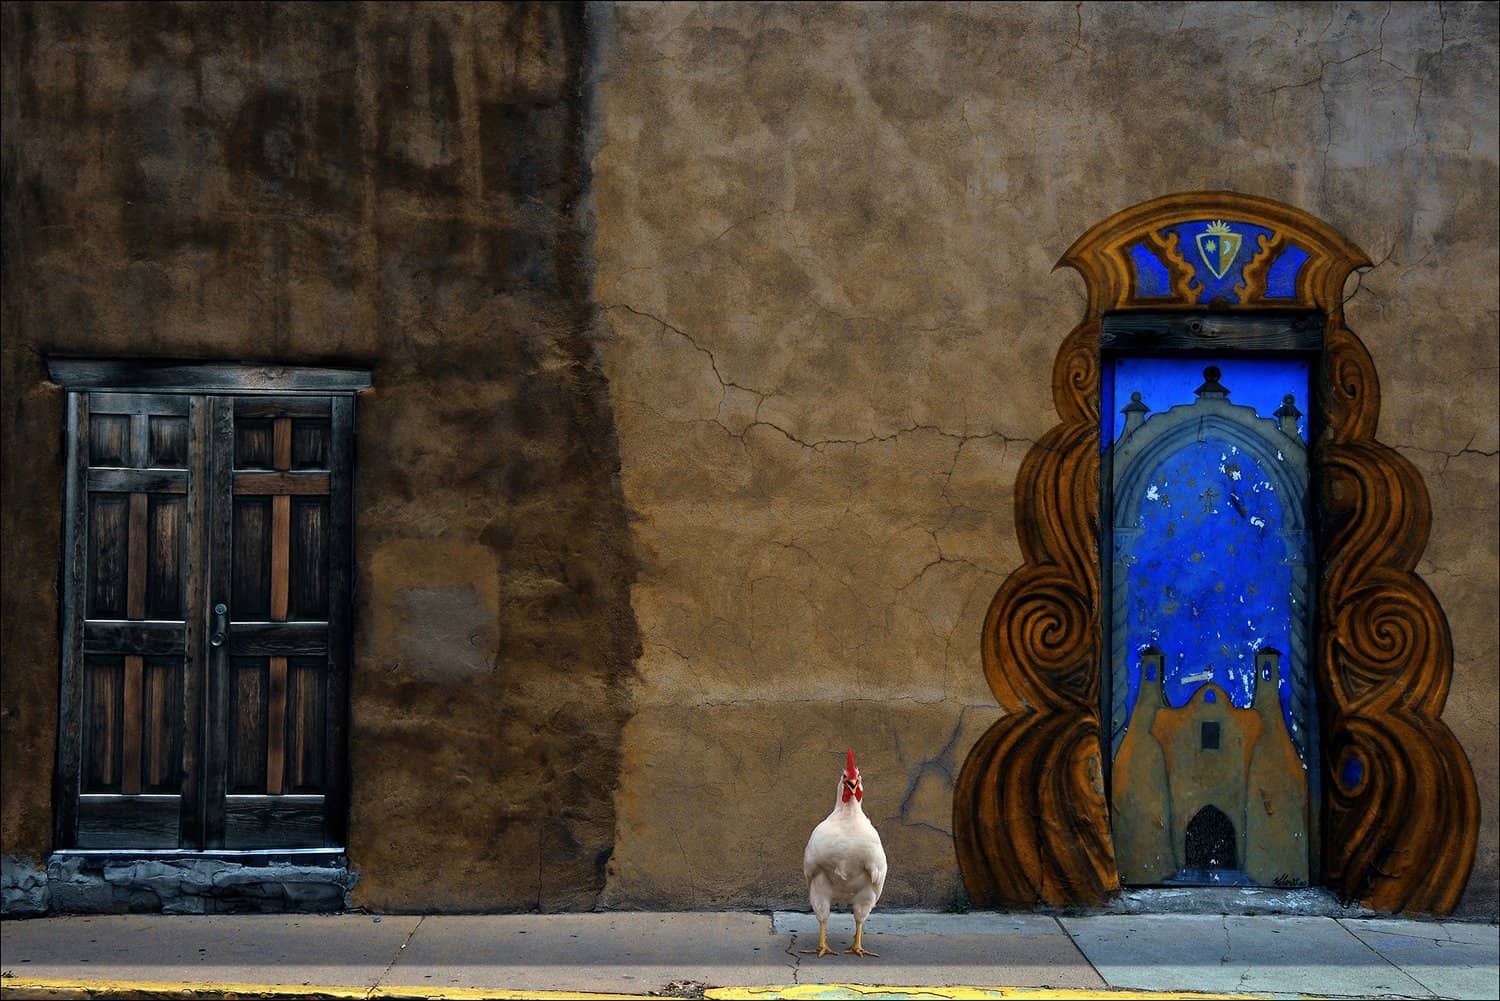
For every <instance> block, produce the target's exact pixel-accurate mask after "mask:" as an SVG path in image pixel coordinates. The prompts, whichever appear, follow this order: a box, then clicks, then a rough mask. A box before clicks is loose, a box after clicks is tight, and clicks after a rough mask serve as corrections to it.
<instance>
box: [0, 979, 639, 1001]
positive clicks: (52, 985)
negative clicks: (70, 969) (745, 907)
mask: <svg viewBox="0 0 1500 1001" xmlns="http://www.w3.org/2000/svg"><path fill="white" fill-rule="evenodd" d="M644 996H645V995H641V994H596V993H592V992H590V991H547V990H524V991H512V990H503V989H499V988H495V989H491V988H483V987H399V986H392V987H332V986H327V987H324V986H316V985H312V986H310V985H306V984H220V983H189V982H182V981H175V980H41V979H30V978H27V979H22V978H20V977H6V978H5V979H3V980H0V999H6V998H14V999H17V1001H20V999H22V998H42V999H52V998H56V999H59V1001H63V999H75V998H76V999H93V998H98V999H101V1001H133V999H136V998H142V999H152V998H167V999H183V1001H187V999H202V1001H211V999H212V1001H239V999H245V1001H256V999H276V998H287V999H299V1001H382V999H388V1001H413V999H419V1001H429V999H430V1001H528V999H536V1001H641V998H642V997H644Z"/></svg>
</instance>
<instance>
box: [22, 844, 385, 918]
mask: <svg viewBox="0 0 1500 1001" xmlns="http://www.w3.org/2000/svg"><path fill="white" fill-rule="evenodd" d="M3 871H4V876H3V905H0V914H3V915H4V916H5V917H33V916H37V915H42V914H47V913H54V914H124V913H158V912H159V913H163V914H257V913H276V914H284V913H320V912H329V911H341V910H344V909H346V908H348V907H349V906H350V901H349V893H350V891H351V890H352V889H353V888H354V885H355V884H356V883H357V882H359V875H358V873H355V872H351V871H350V869H349V867H348V864H347V861H346V860H345V859H344V858H342V857H339V858H338V859H337V860H336V862H335V864H333V865H292V864H289V863H285V862H270V863H267V864H265V865H243V864H240V863H238V862H230V861H225V860H223V859H205V858H174V859H162V860H155V859H152V860H127V859H92V858H88V857H84V856H61V855H54V856H53V857H52V858H51V859H50V860H48V863H47V866H46V868H45V869H43V868H42V867H40V866H39V865H38V864H37V863H36V862H34V861H32V860H30V859H25V858H21V857H19V856H6V857H5V860H4V867H3Z"/></svg>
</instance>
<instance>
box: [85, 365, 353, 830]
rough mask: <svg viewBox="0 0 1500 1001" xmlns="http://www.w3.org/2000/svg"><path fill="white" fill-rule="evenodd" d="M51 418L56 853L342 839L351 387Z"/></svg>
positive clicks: (102, 399) (118, 402)
mask: <svg viewBox="0 0 1500 1001" xmlns="http://www.w3.org/2000/svg"><path fill="white" fill-rule="evenodd" d="M225 381H237V380H225ZM238 381H244V380H238ZM68 406H69V415H68V449H69V463H68V482H67V511H66V525H65V532H64V535H65V553H64V573H63V577H64V580H63V589H64V604H63V630H64V635H63V664H62V714H61V724H62V725H61V732H60V734H59V768H58V789H57V797H56V799H57V836H58V847H60V848H63V849H70V848H71V849H106V850H127V851H128V850H162V849H166V850H178V851H214V850H221V851H234V850H244V851H255V850H261V849H293V848H331V847H339V846H341V845H343V844H344V840H345V824H346V813H347V810H346V794H345V789H346V786H347V781H346V776H345V730H346V716H347V697H346V688H347V677H348V651H349V597H350V526H351V509H350V500H351V497H350V479H351V466H352V446H353V408H354V398H353V395H352V393H328V394H321V395H318V394H305V393H294V394H285V395H283V394H276V393H268V392H237V393H229V392H219V393H214V392H191V391H176V392H141V391H136V392H120V391H100V390H89V391H70V392H69V394H68Z"/></svg>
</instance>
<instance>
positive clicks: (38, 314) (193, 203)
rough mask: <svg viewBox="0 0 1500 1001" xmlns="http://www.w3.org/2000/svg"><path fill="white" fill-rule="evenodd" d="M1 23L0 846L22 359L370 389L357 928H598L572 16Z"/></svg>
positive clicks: (619, 643)
mask: <svg viewBox="0 0 1500 1001" xmlns="http://www.w3.org/2000/svg"><path fill="white" fill-rule="evenodd" d="M3 16H4V21H3V34H4V46H5V47H4V73H5V79H4V101H5V103H4V120H3V124H4V171H5V188H4V254H5V269H4V270H5V278H4V280H5V287H4V306H3V308H4V313H3V321H4V328H5V337H4V349H3V363H0V366H3V375H4V393H3V400H4V402H3V407H4V419H5V442H4V459H3V463H4V465H3V474H4V505H3V506H4V541H3V544H0V545H3V551H0V559H3V564H4V567H5V573H4V575H3V594H4V599H3V602H4V604H3V616H4V622H5V637H4V651H3V652H4V658H3V659H4V665H5V668H4V680H3V685H0V699H3V705H4V723H5V725H4V733H3V738H0V740H3V755H0V791H3V803H4V805H3V811H0V836H3V845H4V851H5V852H6V853H7V854H13V855H17V856H27V857H30V858H32V859H33V860H35V859H36V858H38V857H40V856H43V855H45V853H46V852H47V851H49V850H50V848H51V839H52V836H51V786H50V783H51V775H52V769H53V755H54V746H55V740H56V719H57V672H58V648H57V629H58V626H57V621H58V620H57V595H56V592H55V589H54V588H55V583H56V580H57V566H58V555H59V551H60V541H59V532H60V528H61V521H62V519H61V516H60V503H61V486H62V482H63V473H62V458H63V450H62V446H61V435H62V428H63V407H62V404H63V399H62V394H61V392H60V391H59V390H58V389H57V388H56V387H54V386H51V385H49V384H47V383H46V381H45V371H46V370H45V357H46V356H47V355H48V354H49V353H60V354H85V355H92V356H100V357H109V356H116V355H118V356H131V357H140V356H145V357H166V358H188V359H208V360H215V361H276V362H281V363H288V364H299V363H300V364H333V365H368V366H370V367H372V368H373V370H374V383H375V389H374V391H373V392H370V393H368V394H365V395H364V396H362V397H361V398H360V399H359V401H358V404H357V411H358V436H359V437H358V446H357V458H356V486H355V495H356V499H355V504H356V532H355V539H356V553H355V556H356V560H357V563H358V568H359V572H358V582H357V592H358V597H357V606H356V610H355V660H354V666H353V672H352V675H353V676H352V706H351V721H352V725H351V729H350V744H351V754H352V758H351V762H350V771H351V773H352V776H353V789H352V799H353V805H352V814H353V815H352V818H351V832H352V836H351V843H350V846H349V847H350V857H351V864H352V866H353V868H354V869H355V870H356V871H357V872H359V873H360V875H361V881H360V882H359V884H358V886H357V888H356V890H355V894H354V902H355V903H357V904H363V905H365V906H369V907H372V908H377V909H385V910H442V911H462V910H484V909H521V910H525V909H533V908H539V909H541V910H560V909H570V908H588V907H591V906H592V905H593V904H594V901H595V899H596V897H597V894H598V892H599V890H600V889H601V888H602V883H603V869H602V859H603V857H604V856H605V855H607V854H608V851H609V847H610V844H611V842H612V840H613V837H614V817H613V798H612V784H613V780H614V776H615V775H616V774H617V773H618V770H619V766H618V761H619V744H620V739H621V727H622V725H623V719H624V707H625V703H624V694H625V693H624V691H623V689H622V687H621V684H620V679H621V678H622V677H623V676H625V675H627V674H628V673H629V672H630V670H631V666H632V658H633V655H634V651H635V646H636V633H635V627H634V624H633V621H632V616H631V611H630V607H629V603H628V597H627V590H626V589H627V587H628V585H629V583H630V580H631V577H632V574H633V569H632V562H631V558H630V556H629V553H628V548H627V539H628V534H627V531H626V527H625V509H624V506H623V503H622V500H621V495H620V490H619V486H618V479H617V475H616V466H617V464H618V454H617V450H616V445H615V438H614V431H613V427H612V423H613V417H612V411H611V408H610V405H609V401H608V397H607V389H606V385H605V381H604V378H603V375H602V373H601V371H600V368H599V365H598V360H597V354H596V351H595V348H594V345H593V343H592V341H591V330H592V326H591V325H592V323H593V316H592V313H591V311H590V309H589V305H588V303H589V299H590V295H589V269H590V263H589V241H588V239H587V237H586V234H585V228H586V225H587V222H586V216H585V215H584V213H583V211H582V210H583V208H584V207H585V204H586V203H585V202H584V200H583V199H584V195H585V193H586V188H587V156H586V155H585V153H584V152H583V150H582V146H581V143H582V141H583V126H582V123H583V121H584V117H585V115H586V114H587V108H586V106H585V103H584V94H585V90H584V88H582V87H580V86H579V82H578V78H579V74H580V73H581V71H582V70H583V64H582V62H581V61H580V59H581V56H582V55H583V54H584V53H585V52H586V46H585V40H584V35H585V33H584V30H583V25H582V14H581V12H580V11H578V10H576V9H572V8H568V7H562V6H555V5H529V6H526V5H523V6H510V5H488V6H482V7H476V6H471V5H459V4H453V5H425V4H422V5H380V4H375V5H367V6H364V5H349V6H344V5H333V4H289V5H259V4H239V5H218V4H214V5H187V4H184V5H178V4H167V3H162V4H155V3H153V4H125V5H71V4H35V5H31V4H7V5H6V6H5V8H4V15H3Z"/></svg>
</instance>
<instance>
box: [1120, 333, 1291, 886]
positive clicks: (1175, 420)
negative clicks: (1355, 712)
mask: <svg viewBox="0 0 1500 1001" xmlns="http://www.w3.org/2000/svg"><path fill="white" fill-rule="evenodd" d="M1111 374H1112V378H1111V379H1110V380H1109V382H1110V386H1109V388H1110V389H1111V390H1112V391H1113V392H1112V393H1111V394H1109V395H1113V396H1114V397H1115V401H1114V402H1115V404H1116V405H1115V406H1110V407H1109V408H1108V409H1107V410H1106V413H1109V412H1111V411H1114V412H1116V414H1117V419H1116V420H1115V422H1114V425H1113V426H1112V427H1106V428H1104V429H1102V430H1103V440H1104V443H1105V445H1106V448H1107V449H1108V459H1109V462H1108V465H1109V467H1110V482H1111V483H1112V493H1111V496H1110V497H1108V498H1106V500H1105V504H1106V507H1107V508H1108V509H1109V513H1110V524H1111V526H1112V533H1111V542H1110V552H1111V553H1112V559H1111V567H1110V571H1111V573H1110V587H1111V592H1112V603H1111V613H1110V637H1111V650H1110V657H1109V665H1110V679H1109V686H1108V688H1107V690H1106V691H1107V696H1106V697H1107V698H1108V699H1109V700H1110V703H1111V704H1110V706H1109V707H1108V712H1107V716H1108V717H1109V719H1110V721H1111V726H1110V738H1111V744H1110V747H1111V752H1112V754H1113V767H1112V770H1111V783H1110V806H1111V814H1112V818H1111V819H1112V825H1113V829H1114V836H1115V851H1116V858H1117V862H1118V865H1119V870H1120V878H1121V881H1122V882H1124V883H1133V884H1156V883H1186V884H1220V883H1228V884H1234V883H1252V884H1260V885H1277V886H1302V885H1306V884H1307V883H1308V881H1309V862H1308V859H1309V852H1308V845H1309V843H1310V841H1311V838H1310V835H1311V828H1312V824H1313V821H1314V819H1315V818H1314V817H1313V816H1312V815H1311V811H1310V810H1309V803H1310V802H1313V803H1315V802H1317V800H1316V798H1315V797H1310V791H1311V790H1310V788H1309V785H1310V776H1311V777H1312V780H1313V781H1315V780H1316V765H1315V762H1314V761H1313V756H1314V755H1315V754H1316V749H1317V741H1316V739H1315V733H1314V730H1315V727H1316V714H1315V713H1314V711H1313V705H1312V686H1311V683H1310V679H1309V674H1308V636H1309V633H1310V625H1311V618H1310V614H1309V613H1310V607H1309V606H1310V599H1309V586H1308V582H1309V570H1310V562H1311V552H1312V548H1311V538H1310V532H1309V526H1308V515H1307V512H1308V499H1307V484H1308V460H1307V428H1306V421H1305V420H1304V418H1303V414H1302V412H1301V411H1300V410H1299V409H1298V407H1297V401H1298V400H1305V399H1306V396H1307V391H1308V365H1307V362H1306V360H1304V359H1301V358H1278V359H1235V358H1232V357H1231V358H1226V359H1222V360H1220V361H1219V364H1207V365H1205V363H1204V360H1203V359H1202V358H1197V359H1191V358H1163V357H1152V358H1117V359H1114V360H1113V365H1112V369H1111ZM1231 386H1232V387H1234V388H1233V390H1232V389H1231ZM1232 397H1233V398H1232ZM1121 399H1124V400H1128V402H1126V403H1125V404H1124V406H1118V405H1117V404H1118V402H1119V401H1120V400H1121Z"/></svg>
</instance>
